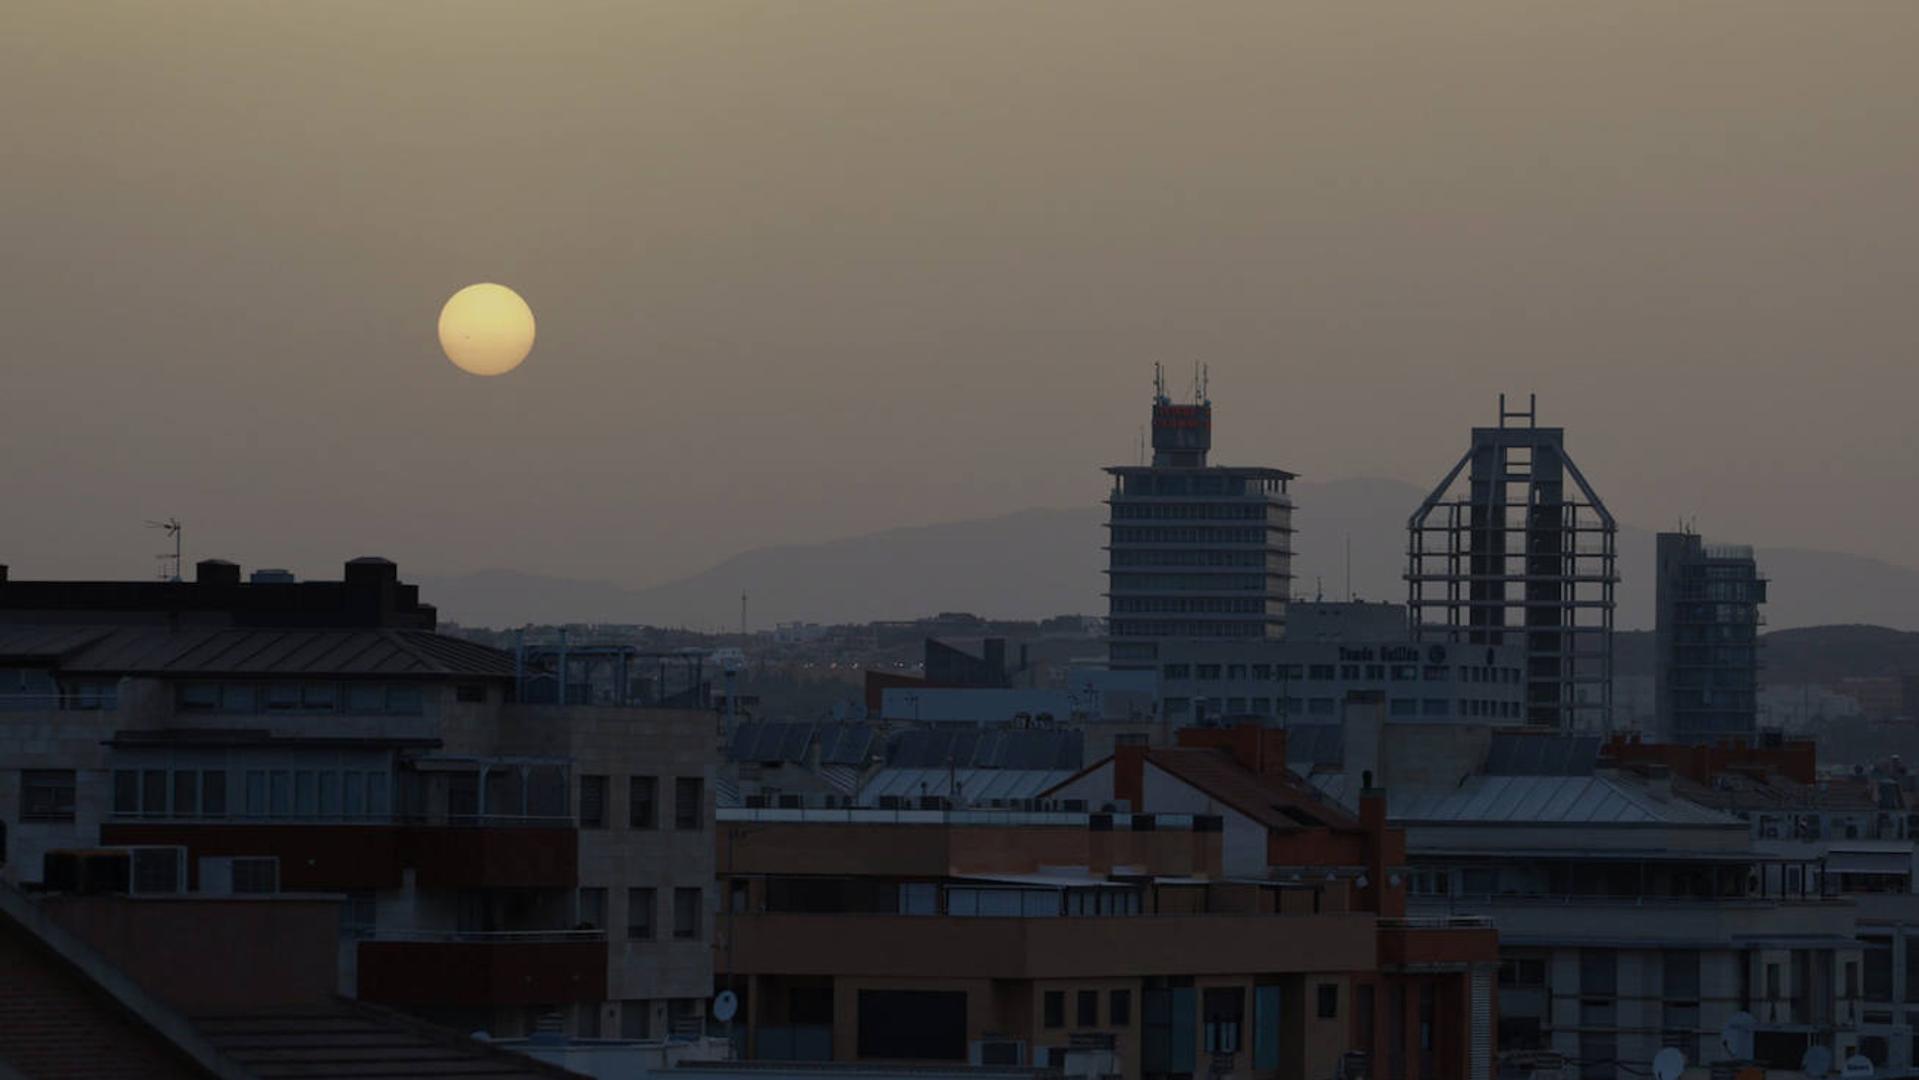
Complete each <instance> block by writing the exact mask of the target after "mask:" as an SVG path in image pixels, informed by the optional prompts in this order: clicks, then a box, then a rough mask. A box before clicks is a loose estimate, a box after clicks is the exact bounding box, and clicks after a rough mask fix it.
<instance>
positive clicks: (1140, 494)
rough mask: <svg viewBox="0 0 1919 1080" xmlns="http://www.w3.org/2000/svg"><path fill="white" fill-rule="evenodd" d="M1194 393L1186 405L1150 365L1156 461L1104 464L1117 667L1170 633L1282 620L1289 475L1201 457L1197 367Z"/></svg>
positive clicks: (1228, 630) (1207, 440)
mask: <svg viewBox="0 0 1919 1080" xmlns="http://www.w3.org/2000/svg"><path fill="white" fill-rule="evenodd" d="M1193 390H1194V393H1193V399H1194V400H1193V403H1192V404H1190V405H1175V404H1173V402H1172V399H1171V398H1169V397H1167V396H1166V383H1165V377H1164V375H1163V374H1161V373H1160V372H1159V370H1158V368H1157V366H1156V367H1155V387H1154V395H1153V462H1152V464H1151V465H1118V466H1114V467H1112V468H1109V469H1107V470H1106V472H1107V473H1108V474H1109V475H1111V476H1112V478H1113V490H1112V495H1111V496H1110V497H1109V498H1108V499H1107V505H1108V506H1109V507H1110V508H1111V517H1110V520H1109V522H1108V524H1107V532H1108V535H1107V548H1106V550H1107V554H1108V563H1107V571H1106V574H1107V594H1106V595H1107V598H1108V603H1107V611H1108V616H1107V632H1108V636H1109V639H1110V646H1109V657H1110V659H1111V661H1112V663H1113V665H1114V666H1116V667H1146V666H1151V665H1152V664H1153V663H1154V661H1155V659H1156V658H1157V657H1158V655H1159V643H1160V642H1163V641H1167V640H1228V641H1258V640H1270V639H1275V638H1278V637H1279V636H1280V635H1281V633H1282V632H1283V631H1284V629H1285V625H1286V603H1287V599H1288V597H1289V595H1290V592H1291V581H1292V544H1291V538H1292V531H1293V530H1292V512H1293V504H1292V500H1291V498H1290V497H1289V496H1288V494H1287V490H1286V485H1287V482H1288V481H1290V480H1292V479H1293V474H1292V473H1289V472H1285V471H1282V470H1280V469H1259V468H1234V467H1231V466H1223V465H1208V464H1207V463H1206V455H1207V453H1208V451H1210V450H1211V449H1212V442H1213V405H1212V402H1211V401H1210V400H1208V399H1207V396H1206V388H1205V381H1204V377H1203V376H1202V377H1201V378H1200V379H1198V380H1196V385H1195V386H1194V388H1193Z"/></svg>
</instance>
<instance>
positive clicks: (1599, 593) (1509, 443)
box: [1406, 394, 1619, 732]
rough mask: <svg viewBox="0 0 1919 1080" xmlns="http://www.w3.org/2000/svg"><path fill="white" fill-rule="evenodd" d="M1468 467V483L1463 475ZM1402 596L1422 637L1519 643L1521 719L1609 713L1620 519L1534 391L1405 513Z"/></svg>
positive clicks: (1599, 721)
mask: <svg viewBox="0 0 1919 1080" xmlns="http://www.w3.org/2000/svg"><path fill="white" fill-rule="evenodd" d="M1462 474H1464V484H1463V485H1461V483H1460V480H1461V477H1462ZM1407 531H1408V540H1409V543H1408V548H1407V567H1406V581H1407V605H1408V607H1409V608H1410V609H1411V618H1412V625H1413V630H1414V633H1415V634H1416V635H1417V637H1418V639H1419V640H1420V641H1426V642H1432V641H1441V642H1451V643H1455V644H1462V645H1493V646H1497V645H1506V644H1510V645H1517V646H1520V647H1521V648H1522V649H1523V650H1524V656H1525V670H1526V717H1525V719H1526V721H1527V722H1528V723H1530V724H1534V725H1539V726H1546V727H1554V728H1558V729H1560V730H1562V731H1592V732H1603V731H1606V730H1609V729H1610V727H1611V724H1612V667H1613V664H1612V657H1613V606H1614V601H1613V590H1614V587H1615V586H1616V585H1617V584H1618V581H1619V575H1618V571H1617V568H1616V562H1617V555H1616V549H1615V533H1616V526H1615V524H1614V522H1613V517H1612V514H1611V513H1610V512H1608V511H1607V510H1606V506H1605V503H1603V502H1602V501H1600V498H1599V496H1598V494H1597V493H1596V492H1594V491H1593V489H1592V486H1591V485H1590V484H1588V483H1587V482H1586V478H1585V477H1584V476H1583V475H1581V473H1580V471H1579V467H1578V466H1577V465H1575V464H1574V463H1573V460H1572V457H1571V456H1570V455H1568V454H1567V453H1566V447H1565V431H1564V429H1561V428H1545V427H1539V426H1538V424H1537V410H1536V407H1535V404H1534V402H1533V401H1532V399H1530V398H1529V399H1528V402H1527V406H1526V408H1525V409H1524V410H1509V409H1508V408H1507V406H1506V398H1505V395H1503V394H1502V395H1500V398H1499V426H1498V427H1480V428H1474V429H1473V433H1472V446H1471V447H1470V448H1469V449H1468V450H1467V451H1466V453H1465V455H1464V456H1463V457H1461V458H1460V459H1459V462H1458V463H1457V464H1455V465H1454V466H1453V468H1452V471H1451V472H1449V473H1447V474H1446V477H1445V479H1443V480H1441V481H1440V482H1439V486H1437V487H1435V488H1434V489H1433V491H1432V494H1430V495H1428V496H1427V497H1426V500H1425V501H1424V502H1423V503H1421V504H1420V506H1419V508H1418V509H1417V510H1415V511H1414V512H1413V515H1412V518H1411V519H1410V520H1409V521H1408V523H1407Z"/></svg>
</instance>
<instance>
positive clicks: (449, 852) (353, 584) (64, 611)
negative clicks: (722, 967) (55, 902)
mask: <svg viewBox="0 0 1919 1080" xmlns="http://www.w3.org/2000/svg"><path fill="white" fill-rule="evenodd" d="M198 578H199V579H198V580H196V581H194V582H190V583H187V582H170V583H112V582H107V583H70V582H21V581H0V688H11V689H14V690H19V691H21V692H20V693H5V692H0V748H4V751H5V752H4V754H3V755H0V758H4V760H5V762H6V763H7V767H6V768H4V769H0V826H3V827H4V830H5V833H4V835H5V840H6V845H5V856H6V861H5V865H4V868H0V874H3V875H4V876H5V878H6V880H8V881H11V882H16V883H35V884H37V883H42V882H43V879H44V875H45V873H46V868H47V863H46V860H45V859H44V856H45V854H46V853H47V852H48V851H52V850H56V849H86V848H95V847H100V846H102V845H105V846H109V847H114V848H119V849H125V850H128V851H130V852H134V853H137V854H136V855H135V857H134V862H133V864H132V871H131V874H130V878H131V880H130V881H129V887H130V888H132V889H133V890H135V891H137V892H142V893H145V892H167V891H178V892H185V893H199V894H203V895H211V894H247V893H271V892H276V891H298V892H305V893H327V894H335V895H337V896H338V898H339V903H340V904H341V922H340V928H341V931H340V932H341V942H340V951H341V956H340V962H339V971H340V980H341V989H342V990H343V991H344V992H346V993H348V994H350V995H353V996H357V997H359V998H360V999H362V1000H365V1001H369V1002H375V1003H379V1004H384V1005H389V1006H393V1007H398V1008H403V1009H406V1010H408V1011H411V1012H414V1013H417V1014H419V1015H421V1016H424V1017H427V1018H430V1019H433V1020H436V1021H439V1022H441V1023H444V1024H447V1025H448V1026H454V1027H457V1028H458V1029H460V1030H466V1031H472V1030H485V1031H488V1032H490V1033H492V1034H495V1035H500V1036H511V1035H518V1034H523V1033H526V1032H529V1031H532V1030H535V1029H540V1030H548V1031H551V1030H560V1031H567V1032H571V1033H574V1034H579V1035H587V1036H593V1035H606V1036H620V1035H623V1036H627V1037H648V1036H657V1035H661V1034H664V1033H666V1032H668V1031H669V1030H673V1029H674V1027H675V1026H676V1025H677V1026H678V1027H680V1028H681V1029H684V1028H685V1027H688V1026H697V1025H698V1024H699V1022H700V1021H701V1019H702V1018H703V1017H704V1013H705V1003H706V1001H707V1000H708V999H709V997H710V994H711V988H712V978H711V970H712V969H711V947H712V946H711V933H712V929H711V918H712V916H711V907H712V904H711V888H712V877H713V872H712V852H713V844H712V833H711V821H712V799H713V794H712V789H713V786H714V769H715V767H716V765H717V762H718V745H719V734H718V728H717V724H716V722H715V720H714V718H713V717H712V716H711V715H710V714H706V713H700V712H688V711H676V710H666V709H641V708H631V707H594V706H587V705H568V706H560V705H528V704H523V703H520V702H519V701H517V700H516V699H517V697H518V694H517V689H518V686H519V680H520V679H521V678H522V677H523V676H524V672H521V671H516V664H515V660H514V657H512V656H511V655H509V654H506V653H503V652H500V651H497V650H494V649H489V648H486V647H483V646H480V645H477V644H473V643H470V642H466V641H462V640H459V639H455V638H450V637H447V636H444V635H441V634H438V633H435V632H434V630H433V626H434V622H435V614H434V612H433V609H432V608H431V607H430V606H428V605H424V604H421V603H419V601H418V596H417V591H416V590H415V589H414V587H412V586H408V585H404V584H402V583H400V581H399V580H398V575H397V571H396V569H395V567H394V566H393V564H392V563H390V562H387V561H386V560H383V559H356V560H354V561H353V562H351V563H349V564H347V567H346V574H345V576H344V578H343V580H342V581H338V582H297V583H296V582H285V581H273V582H258V583H256V582H247V583H242V582H241V581H240V580H239V570H238V568H237V567H234V566H232V565H231V564H226V563H219V562H207V563H202V564H200V567H199V575H198Z"/></svg>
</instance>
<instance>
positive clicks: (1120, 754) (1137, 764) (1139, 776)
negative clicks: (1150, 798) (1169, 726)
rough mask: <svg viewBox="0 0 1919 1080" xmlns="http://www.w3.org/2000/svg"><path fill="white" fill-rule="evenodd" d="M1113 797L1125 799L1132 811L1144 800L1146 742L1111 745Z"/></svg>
mask: <svg viewBox="0 0 1919 1080" xmlns="http://www.w3.org/2000/svg"><path fill="white" fill-rule="evenodd" d="M1113 798H1114V799H1115V800H1121V799H1123V800H1125V802H1126V804H1127V806H1129V807H1130V808H1131V809H1132V811H1133V813H1136V814H1137V813H1142V812H1144V810H1145V802H1146V744H1145V743H1143V742H1124V743H1119V744H1118V745H1116V746H1114V747H1113Z"/></svg>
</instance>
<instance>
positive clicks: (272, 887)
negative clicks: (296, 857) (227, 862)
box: [233, 858, 280, 896]
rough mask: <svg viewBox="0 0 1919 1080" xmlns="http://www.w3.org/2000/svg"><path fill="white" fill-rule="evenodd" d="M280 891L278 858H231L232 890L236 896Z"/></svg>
mask: <svg viewBox="0 0 1919 1080" xmlns="http://www.w3.org/2000/svg"><path fill="white" fill-rule="evenodd" d="M279 891H280V860H279V859H278V858H240V859H235V860H233V892H234V895H236V896H270V895H272V894H273V893H277V892H279Z"/></svg>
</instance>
